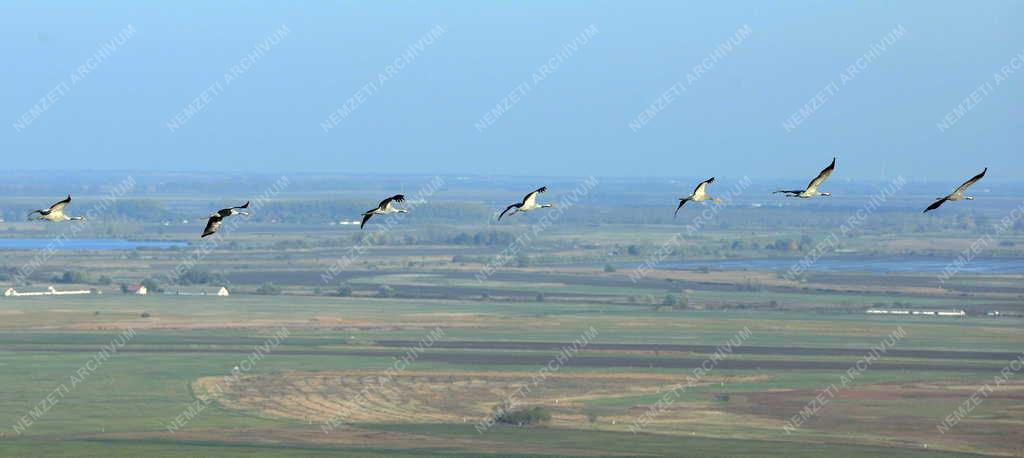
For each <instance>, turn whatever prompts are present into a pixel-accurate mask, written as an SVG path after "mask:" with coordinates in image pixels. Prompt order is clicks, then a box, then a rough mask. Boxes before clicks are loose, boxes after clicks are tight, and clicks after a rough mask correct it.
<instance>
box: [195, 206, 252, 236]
mask: <svg viewBox="0 0 1024 458" xmlns="http://www.w3.org/2000/svg"><path fill="white" fill-rule="evenodd" d="M247 208H249V201H246V202H245V204H244V205H241V206H238V207H231V208H225V209H223V210H218V211H217V213H214V214H212V215H210V219H209V221H207V222H206V229H203V236H202V237H200V238H203V237H208V236H211V235H213V234H215V233H216V232H217V229H220V225H221V223H222V222H224V218H227V217H229V216H235V215H242V216H249V213H247V212H244V211H239V210H245V209H247Z"/></svg>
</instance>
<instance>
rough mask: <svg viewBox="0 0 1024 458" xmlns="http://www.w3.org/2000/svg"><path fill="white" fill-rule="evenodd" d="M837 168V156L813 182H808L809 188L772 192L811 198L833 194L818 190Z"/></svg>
mask: <svg viewBox="0 0 1024 458" xmlns="http://www.w3.org/2000/svg"><path fill="white" fill-rule="evenodd" d="M835 169H836V158H834V157H833V158H832V163H831V164H829V165H828V167H825V168H824V169H823V170H822V171H821V173H819V174H818V176H816V177H814V179H813V180H811V182H810V183H808V184H807V189H798V190H793V191H786V190H782V189H780V190H778V191H775V192H773V193H772V194H778V193H783V194H785V195H786V197H799V198H801V199H810V198H811V197H815V196H824V197H830V196H832V193H831V192H818V186H821V184H822V183H824V182H825V180H827V179H828V176H829V175H831V174H832V171H833V170H835Z"/></svg>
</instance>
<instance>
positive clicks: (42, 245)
mask: <svg viewBox="0 0 1024 458" xmlns="http://www.w3.org/2000/svg"><path fill="white" fill-rule="evenodd" d="M51 244H53V248H54V249H56V250H58V251H84V250H134V249H136V248H146V249H156V250H166V249H169V248H184V247H187V246H188V243H186V242H154V241H141V240H121V239H64V240H61V241H60V242H58V243H55V239H0V250H45V249H46V248H47V247H49V246H50V245H51Z"/></svg>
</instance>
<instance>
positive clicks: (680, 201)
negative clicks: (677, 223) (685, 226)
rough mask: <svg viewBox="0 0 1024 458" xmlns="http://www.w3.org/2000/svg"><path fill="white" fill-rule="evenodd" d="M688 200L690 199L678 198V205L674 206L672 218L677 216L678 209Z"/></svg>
mask: <svg viewBox="0 0 1024 458" xmlns="http://www.w3.org/2000/svg"><path fill="white" fill-rule="evenodd" d="M689 200H690V199H679V206H678V207H676V214H675V215H672V217H673V218H675V217H676V216H679V209H680V208H683V205H686V202H687V201H689Z"/></svg>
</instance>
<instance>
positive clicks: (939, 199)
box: [922, 167, 988, 213]
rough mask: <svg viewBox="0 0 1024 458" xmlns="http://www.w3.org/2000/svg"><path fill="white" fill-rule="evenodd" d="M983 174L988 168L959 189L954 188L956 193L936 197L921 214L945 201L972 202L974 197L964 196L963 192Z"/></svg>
mask: <svg viewBox="0 0 1024 458" xmlns="http://www.w3.org/2000/svg"><path fill="white" fill-rule="evenodd" d="M985 172H988V167H985V170H982V171H981V173H979V174H977V175H975V176H974V177H972V178H971V179H970V180H967V181H965V182H964V184H962V185H960V187H959V188H956V191H953V192H952V193H951V194H950V195H948V196H946V197H936V198H935V202H933V203H932V204H931V205H929V206H928V208H926V209H924V212H922V213H928V212H930V211H932V210H935V209H936V208H939V207H941V206H942V204H944V203H946V201H950V200H965V199H966V200H974V196H965V195H964V191H966V190H967V188H969V187H971V185H972V184H974V183H977V182H978V180H980V179H982V178H983V177H984V176H985Z"/></svg>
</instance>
